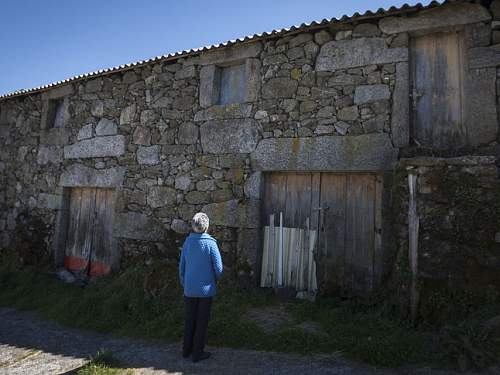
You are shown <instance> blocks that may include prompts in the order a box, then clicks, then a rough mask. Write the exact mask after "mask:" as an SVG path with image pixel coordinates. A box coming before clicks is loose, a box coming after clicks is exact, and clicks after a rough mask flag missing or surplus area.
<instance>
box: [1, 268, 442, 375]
mask: <svg viewBox="0 0 500 375" xmlns="http://www.w3.org/2000/svg"><path fill="white" fill-rule="evenodd" d="M2 264H3V265H1V266H0V285H2V288H0V305H1V306H8V307H14V308H17V309H23V310H24V309H25V310H34V311H36V312H37V313H39V314H40V315H41V316H42V317H44V318H48V319H53V320H56V321H57V322H59V323H61V324H63V325H67V326H71V327H77V328H84V329H90V330H95V331H99V332H107V333H114V334H119V335H125V336H132V337H141V338H154V339H160V340H162V341H164V342H178V341H180V340H181V338H182V330H183V304H182V292H181V290H180V289H179V287H178V283H177V272H176V270H175V269H174V267H173V266H172V265H167V264H165V263H161V262H160V263H158V264H157V265H156V266H154V267H153V269H156V270H157V271H158V272H156V271H153V272H152V271H150V270H151V269H152V268H151V267H149V268H146V267H144V266H142V265H136V266H133V267H128V268H127V269H126V270H125V271H123V272H120V273H118V274H116V275H113V276H110V277H107V278H104V279H101V280H98V281H95V282H92V283H91V284H89V285H87V286H86V287H84V288H82V287H78V286H75V285H68V284H64V283H62V282H60V281H58V280H56V279H55V278H54V277H53V276H52V275H49V274H48V273H43V272H37V271H36V270H33V269H29V268H22V269H17V268H13V267H9V266H8V265H6V264H4V263H2ZM155 267H156V268H155ZM147 274H149V275H150V276H148V280H149V281H148V283H149V284H148V285H149V286H147V287H146V288H145V287H144V285H145V282H144V280H145V275H147ZM151 275H153V276H151ZM148 288H151V290H148ZM145 289H146V290H145ZM151 291H152V292H154V293H152V294H154V295H155V297H151V296H150V294H151V293H150V292H151ZM281 303H282V302H280V300H279V299H277V298H276V297H274V296H273V295H272V294H271V293H270V292H269V291H266V290H251V291H248V290H247V291H241V290H237V289H235V288H234V287H228V286H226V287H224V286H222V287H221V288H220V290H219V294H218V296H217V297H216V298H215V300H214V304H213V307H212V315H211V321H210V326H209V335H208V336H209V344H210V345H215V346H227V347H233V348H244V349H257V350H267V351H282V352H294V353H300V354H312V353H331V352H339V351H340V352H342V353H343V355H344V356H345V357H347V358H351V359H355V360H359V361H363V362H366V363H368V364H372V365H378V366H388V367H393V366H401V365H408V364H418V363H424V362H428V361H435V360H437V359H438V356H437V355H436V354H434V351H433V350H432V349H431V348H432V345H431V343H432V342H431V338H430V335H428V334H427V333H425V332H421V331H419V330H416V329H413V328H411V327H409V326H408V325H407V324H406V323H405V322H403V321H400V320H398V319H393V318H390V317H389V316H388V315H387V314H383V313H382V312H381V310H380V309H377V308H369V307H367V308H361V309H360V308H357V307H354V306H343V307H340V306H339V305H338V304H337V303H335V302H328V301H321V300H320V301H318V302H316V303H311V302H308V301H299V300H296V301H290V302H287V303H286V308H287V310H288V311H289V312H290V313H291V315H292V317H293V319H294V321H293V322H292V323H290V324H285V325H284V326H283V327H281V328H280V329H278V330H277V331H276V332H274V333H272V334H269V333H264V332H262V331H261V330H260V329H259V328H258V327H257V326H256V325H255V323H252V322H249V321H246V320H244V319H242V316H243V314H244V313H245V312H246V311H247V310H248V309H249V308H251V307H259V306H270V305H279V304H281ZM303 321H314V322H317V323H319V324H321V327H322V329H323V330H324V331H325V332H327V333H328V336H325V335H314V334H309V333H306V332H304V331H303V330H301V329H299V328H298V327H297V326H296V325H297V324H299V323H301V322H303ZM96 366H97V364H96ZM89 371H90V370H89Z"/></svg>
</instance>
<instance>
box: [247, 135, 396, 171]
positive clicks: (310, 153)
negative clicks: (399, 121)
mask: <svg viewBox="0 0 500 375" xmlns="http://www.w3.org/2000/svg"><path fill="white" fill-rule="evenodd" d="M397 155H398V150H397V149H395V148H393V147H392V144H391V140H390V139H389V135H388V134H386V133H376V134H363V135H358V136H323V137H311V138H272V139H271V138H270V139H263V140H262V141H260V142H259V144H258V145H257V148H256V150H255V151H254V152H253V153H252V154H251V160H252V166H253V169H254V170H257V171H332V172H333V171H380V170H390V169H392V167H393V164H394V163H395V162H396V160H397Z"/></svg>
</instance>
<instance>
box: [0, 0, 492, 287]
mask: <svg viewBox="0 0 500 375" xmlns="http://www.w3.org/2000/svg"><path fill="white" fill-rule="evenodd" d="M499 46H500V2H499V1H493V2H492V1H444V2H442V3H436V2H433V3H431V4H430V5H428V6H422V5H416V6H403V7H401V8H395V7H392V8H390V9H388V10H379V11H377V12H376V13H372V12H367V13H364V14H358V13H356V14H354V15H353V16H351V17H347V16H344V17H342V18H341V19H331V20H323V21H321V22H313V23H311V24H303V25H300V26H299V27H292V28H290V29H284V30H278V31H273V32H270V33H264V34H259V35H254V36H251V37H246V38H244V39H238V40H236V41H231V42H227V43H224V44H220V45H216V46H211V47H205V48H201V49H195V50H188V51H182V52H179V53H175V54H171V55H167V56H162V57H157V58H154V59H151V60H147V61H140V62H137V63H133V64H128V65H123V66H119V67H115V68H111V69H106V70H103V71H98V72H94V73H91V74H86V75H81V76H77V77H73V78H70V79H67V80H64V81H61V82H57V83H54V84H51V85H48V86H44V87H39V88H34V89H29V90H21V91H18V92H13V93H11V94H7V95H4V96H2V97H0V181H1V190H0V208H1V209H0V247H1V248H8V247H12V246H15V242H16V241H17V240H18V239H16V235H15V234H16V227H17V226H19V225H22V224H21V223H20V220H19V217H20V215H21V214H24V215H28V216H30V217H37V218H40V219H41V220H42V221H43V222H44V223H46V224H47V225H48V227H49V231H48V235H47V238H46V239H44V240H45V241H46V244H47V246H48V248H50V249H51V254H52V255H53V257H54V259H55V261H56V264H57V265H63V264H64V265H65V266H66V267H68V268H70V269H72V270H75V271H77V270H79V269H83V270H86V272H90V274H91V275H98V274H103V273H107V272H109V271H110V270H113V269H117V268H119V267H120V266H125V264H126V263H127V261H128V260H129V259H133V258H135V257H152V256H156V255H159V256H162V257H167V258H171V259H176V258H177V257H178V254H179V240H180V239H182V238H183V236H184V235H185V233H187V232H188V231H189V222H190V219H191V217H192V215H193V214H194V213H195V212H197V211H205V212H207V213H208V214H209V215H210V217H211V226H212V233H213V235H214V236H215V237H216V238H217V239H218V242H219V245H220V247H221V250H222V252H223V257H224V260H225V263H226V264H227V265H228V269H229V272H228V273H229V274H232V275H233V276H238V277H239V278H240V279H244V278H247V279H248V280H253V282H254V283H255V284H256V281H257V280H258V279H259V277H260V273H261V264H262V261H263V248H264V236H263V228H264V227H266V226H267V227H271V226H272V225H271V223H270V221H269V220H270V215H273V214H274V215H275V216H274V217H275V220H276V221H275V222H274V223H272V224H273V225H275V226H276V227H278V226H279V216H280V213H281V214H282V215H283V221H284V223H283V226H285V227H295V228H305V225H306V224H307V225H308V228H309V229H311V228H312V230H314V231H316V238H317V240H316V241H315V242H314V243H313V244H312V247H313V249H312V250H313V254H314V256H315V259H316V266H315V267H316V276H317V278H318V280H317V285H318V288H319V289H320V291H334V292H336V291H341V292H342V293H345V294H347V295H350V294H358V293H364V292H366V291H372V290H376V289H377V287H378V286H380V285H384V282H385V281H387V280H388V279H389V278H390V277H391V275H393V274H394V270H395V268H396V266H395V264H396V262H397V259H401V258H403V259H406V260H405V262H407V263H408V265H409V267H410V269H411V271H412V275H414V278H415V279H419V278H423V279H426V280H427V279H429V280H439V281H440V282H441V281H442V282H443V283H450V282H451V283H454V284H453V285H462V286H467V285H469V284H471V283H472V284H474V280H476V279H475V277H476V278H477V277H480V278H481V280H482V281H481V283H482V284H481V283H479V284H481V285H490V284H493V285H496V286H497V287H500V281H499V277H498V276H494V274H495V275H497V274H498V272H496V273H495V272H493V271H492V272H491V277H490V278H488V277H487V276H485V275H486V274H485V273H484V272H481V270H484V269H492V270H493V269H494V268H495V267H498V266H500V252H499V250H500V249H499V246H498V245H499V244H498V242H495V235H496V236H497V238H496V241H500V239H499V238H498V237H500V235H499V234H497V232H499V231H500V214H498V215H497V216H495V215H493V216H491V217H489V216H488V218H489V219H488V220H489V222H488V223H487V224H488V225H484V226H481V227H480V228H479V229H478V230H480V231H486V232H484V233H483V232H481V233H482V234H481V235H484V241H483V242H482V243H483V244H485V245H484V246H485V247H484V249H483V248H481V249H480V250H479V249H478V246H479V245H477V244H475V243H473V244H472V245H470V246H469V245H467V246H468V247H466V250H463V251H462V252H460V254H458V252H457V246H459V247H460V248H462V247H463V246H465V245H464V243H465V242H463V241H462V240H460V239H459V238H458V237H454V236H450V237H448V239H447V240H442V239H438V237H435V232H441V233H442V232H443V231H446V230H448V229H447V228H448V227H449V226H451V227H452V228H455V227H454V225H455V224H454V223H455V221H454V220H455V218H456V217H457V214H456V210H457V205H458V206H459V205H460V200H453V199H450V198H449V195H448V196H447V195H446V193H444V198H443V197H442V195H443V190H442V184H441V185H440V183H441V182H443V181H444V179H445V177H446V176H449V175H450V173H451V174H453V176H455V177H457V176H458V177H457V178H458V179H457V180H455V181H458V182H460V181H462V179H461V178H460V176H461V173H462V174H465V175H467V176H471V178H472V179H473V185H471V186H472V187H471V189H476V190H474V191H475V192H478V191H479V192H480V193H479V195H480V197H481V199H482V201H481V202H482V203H481V204H484V206H485V207H488V208H491V207H495V204H496V202H497V198H498V195H495V194H496V193H497V192H498V174H497V160H498V155H499V152H500V148H499V147H500V146H499V139H500V138H499V133H498V130H499V125H498V124H499V123H498V109H497V103H498V95H499V88H500V81H498V82H497V75H498V73H497V70H498V66H500V48H499ZM497 87H498V88H497ZM408 175H411V176H414V177H411V176H410V180H412V179H413V178H415V179H416V180H413V181H414V182H415V181H416V185H415V189H416V190H415V191H413V190H412V189H413V188H412V187H410V188H409V187H408ZM431 177H432V178H431ZM446 178H447V177H446ZM450 184H451V182H450ZM474 184H476V185H474ZM444 186H445V187H446V186H447V185H446V184H445V185H444ZM440 189H441V190H440ZM396 191H399V193H400V194H398V195H396V194H395V192H396ZM439 194H441V195H439ZM450 194H451V193H450ZM439 197H441V198H439ZM412 202H413V203H412ZM412 204H413V206H412ZM412 207H413V209H412ZM436 207H438V208H439V210H438V208H436ZM395 209H397V212H396V211H395ZM409 209H410V211H411V212H410V215H409V214H408V210H409ZM412 210H413V211H412ZM436 210H437V211H436ZM436 212H438V214H436ZM436 215H437V216H436ZM458 216H460V215H458ZM462 216H463V215H462ZM462 216H460V217H462ZM480 216H481V215H480ZM467 217H468V218H469V219H471V218H472V217H475V216H474V215H472V216H471V215H467ZM467 217H465V218H463V220H467ZM432 218H433V220H431V219H432ZM415 220H416V221H415ZM495 220H496V221H495ZM416 222H419V223H420V225H418V223H417V224H416ZM446 225H448V227H447V226H446ZM436 229H442V231H439V230H436ZM433 236H434V237H433ZM481 238H482V237H481ZM472 239H474V238H472ZM469 240H471V238H469ZM433 244H434V245H435V246H437V248H435V247H433ZM476 245H477V246H476ZM481 246H483V245H481ZM408 249H410V250H408ZM478 253H481V254H483V255H482V256H481V257H478V256H477V254H478ZM464 254H465V255H464ZM471 254H475V255H471ZM471 256H472V258H473V260H471V259H472V258H471ZM469 258H470V259H469ZM443 259H447V261H446V262H441V260H443ZM471 262H472V263H471ZM469 264H473V267H476V268H474V269H475V270H476V272H475V273H474V274H473V275H472V274H471V275H472V276H467V277H468V278H467V277H466V276H464V275H465V274H466V273H467V271H466V268H467V267H469V266H468V265H469ZM497 269H498V268H497ZM478 270H479V271H478ZM474 275H476V276H474ZM478 275H480V276H478ZM471 280H472V281H471ZM264 283H265V282H264ZM414 284H415V283H414ZM476 284H477V283H476Z"/></svg>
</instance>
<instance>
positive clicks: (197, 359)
mask: <svg viewBox="0 0 500 375" xmlns="http://www.w3.org/2000/svg"><path fill="white" fill-rule="evenodd" d="M210 355H211V353H210V352H203V353H201V354H200V355H197V356H196V357H193V363H196V362H200V361H203V360H204V359H208V358H210Z"/></svg>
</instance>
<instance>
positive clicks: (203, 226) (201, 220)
mask: <svg viewBox="0 0 500 375" xmlns="http://www.w3.org/2000/svg"><path fill="white" fill-rule="evenodd" d="M209 223H210V220H209V219H208V216H207V214H205V213H203V212H198V213H197V214H196V215H194V216H193V223H192V225H193V230H194V231H195V232H196V233H205V232H206V231H207V230H208V225H209Z"/></svg>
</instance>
